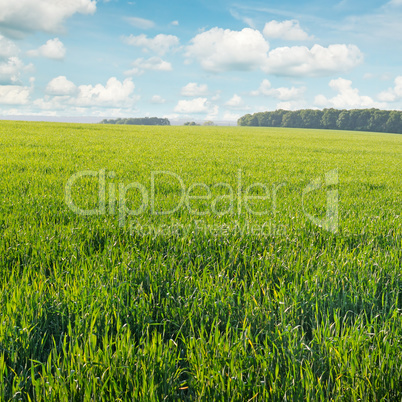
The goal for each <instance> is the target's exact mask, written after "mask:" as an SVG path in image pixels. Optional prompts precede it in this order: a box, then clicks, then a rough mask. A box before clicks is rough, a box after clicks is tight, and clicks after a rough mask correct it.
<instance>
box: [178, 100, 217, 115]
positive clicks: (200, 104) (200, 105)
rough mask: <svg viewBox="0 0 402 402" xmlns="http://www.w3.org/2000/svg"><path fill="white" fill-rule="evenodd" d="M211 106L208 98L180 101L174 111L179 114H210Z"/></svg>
mask: <svg viewBox="0 0 402 402" xmlns="http://www.w3.org/2000/svg"><path fill="white" fill-rule="evenodd" d="M209 110H210V105H209V102H208V99H207V98H195V99H191V100H179V102H178V103H177V105H176V107H175V108H174V111H175V112H177V113H183V114H191V113H208V111H209Z"/></svg>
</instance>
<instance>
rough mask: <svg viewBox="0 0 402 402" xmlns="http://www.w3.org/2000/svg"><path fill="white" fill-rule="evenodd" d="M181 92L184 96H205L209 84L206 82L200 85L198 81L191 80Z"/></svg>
mask: <svg viewBox="0 0 402 402" xmlns="http://www.w3.org/2000/svg"><path fill="white" fill-rule="evenodd" d="M180 94H181V95H182V96H189V97H192V96H203V95H207V94H208V86H207V85H206V84H200V85H198V84H197V83H196V82H189V83H188V84H187V85H186V86H184V87H183V88H182V89H181V91H180Z"/></svg>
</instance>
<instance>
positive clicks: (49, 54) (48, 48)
mask: <svg viewBox="0 0 402 402" xmlns="http://www.w3.org/2000/svg"><path fill="white" fill-rule="evenodd" d="M27 54H28V56H32V57H38V56H42V57H46V58H48V59H53V60H63V59H64V56H65V55H66V48H65V47H64V44H63V42H62V41H61V40H60V39H59V38H54V39H49V40H48V41H47V42H46V43H45V44H44V45H42V46H41V47H40V48H39V49H36V50H30V51H28V52H27Z"/></svg>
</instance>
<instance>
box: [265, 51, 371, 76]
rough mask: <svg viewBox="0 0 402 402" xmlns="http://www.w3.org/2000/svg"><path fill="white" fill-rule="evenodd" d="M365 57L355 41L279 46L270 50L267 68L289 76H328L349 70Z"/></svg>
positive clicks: (273, 72) (272, 71) (270, 72)
mask: <svg viewBox="0 0 402 402" xmlns="http://www.w3.org/2000/svg"><path fill="white" fill-rule="evenodd" d="M362 61H363V54H362V52H361V51H360V49H359V48H358V47H357V46H355V45H344V44H342V45H341V44H336V45H330V46H328V47H323V46H321V45H314V46H313V47H312V48H311V49H309V48H308V47H306V46H292V47H287V46H286V47H278V48H276V49H273V50H272V51H271V52H269V55H268V61H267V63H266V65H265V67H264V71H265V72H267V73H269V74H275V75H285V76H325V75H329V74H333V73H340V72H345V71H349V70H351V69H352V68H354V67H356V66H357V65H359V64H360V63H361V62H362Z"/></svg>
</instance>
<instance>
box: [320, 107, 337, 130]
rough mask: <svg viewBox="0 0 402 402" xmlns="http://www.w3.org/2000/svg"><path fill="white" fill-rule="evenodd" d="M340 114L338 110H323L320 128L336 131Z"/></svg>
mask: <svg viewBox="0 0 402 402" xmlns="http://www.w3.org/2000/svg"><path fill="white" fill-rule="evenodd" d="M340 114H341V111H340V110H336V109H332V108H331V109H324V113H323V115H322V118H321V124H322V127H323V128H327V129H336V128H337V125H336V122H337V120H338V117H339V115H340Z"/></svg>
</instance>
